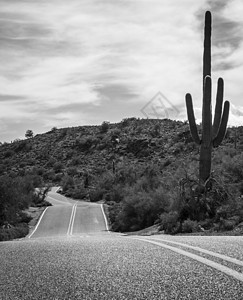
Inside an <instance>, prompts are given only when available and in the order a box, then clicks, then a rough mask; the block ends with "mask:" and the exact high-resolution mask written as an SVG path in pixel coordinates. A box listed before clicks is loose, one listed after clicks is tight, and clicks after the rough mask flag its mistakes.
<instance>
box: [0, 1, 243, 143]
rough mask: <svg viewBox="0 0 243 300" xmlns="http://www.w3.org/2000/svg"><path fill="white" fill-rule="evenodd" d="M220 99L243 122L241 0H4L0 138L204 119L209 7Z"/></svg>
mask: <svg viewBox="0 0 243 300" xmlns="http://www.w3.org/2000/svg"><path fill="white" fill-rule="evenodd" d="M206 10H210V11H211V12H212V16H213V32H212V80H213V103H215V95H214V94H215V90H216V85H217V78H218V77H223V78H224V80H225V100H229V101H230V103H231V112H230V119H229V124H230V125H232V126H233V125H243V84H242V79H243V43H242V40H243V18H242V14H243V1H242V0H199V1H195V0H70V1H66V0H35V1H33V0H0V141H1V142H4V141H7V142H9V141H12V140H15V139H18V138H24V135H25V132H26V130H28V129H31V130H33V132H34V134H38V133H44V132H47V131H49V130H51V129H52V128H53V127H57V128H63V127H72V126H81V125H97V124H98V125H99V124H101V123H102V122H103V121H108V122H111V123H114V122H120V121H121V120H122V119H124V118H128V117H137V118H146V117H148V118H164V117H169V118H172V119H173V118H176V119H182V120H183V119H186V118H187V117H186V110H185V100H184V99H185V94H186V93H188V92H189V93H191V94H192V98H193V103H194V108H195V112H196V118H197V120H199V121H200V118H201V106H202V53H203V47H202V46H203V27H204V14H205V11H206Z"/></svg>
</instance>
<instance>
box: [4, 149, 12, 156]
mask: <svg viewBox="0 0 243 300" xmlns="http://www.w3.org/2000/svg"><path fill="white" fill-rule="evenodd" d="M13 155H14V151H13V150H7V151H6V152H5V153H4V158H10V157H12V156H13Z"/></svg>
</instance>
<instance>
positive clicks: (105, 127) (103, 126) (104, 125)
mask: <svg viewBox="0 0 243 300" xmlns="http://www.w3.org/2000/svg"><path fill="white" fill-rule="evenodd" d="M108 129H109V122H106V121H104V122H103V123H102V124H101V127H100V133H106V132H107V131H108Z"/></svg>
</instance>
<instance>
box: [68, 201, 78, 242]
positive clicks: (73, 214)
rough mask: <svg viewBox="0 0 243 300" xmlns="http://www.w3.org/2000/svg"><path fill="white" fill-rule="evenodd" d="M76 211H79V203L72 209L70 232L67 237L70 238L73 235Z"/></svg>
mask: <svg viewBox="0 0 243 300" xmlns="http://www.w3.org/2000/svg"><path fill="white" fill-rule="evenodd" d="M76 210H77V202H76V203H75V204H74V205H73V207H72V213H71V217H70V221H69V225H68V231H67V235H69V236H71V235H72V234H73V224H74V219H75V214H76Z"/></svg>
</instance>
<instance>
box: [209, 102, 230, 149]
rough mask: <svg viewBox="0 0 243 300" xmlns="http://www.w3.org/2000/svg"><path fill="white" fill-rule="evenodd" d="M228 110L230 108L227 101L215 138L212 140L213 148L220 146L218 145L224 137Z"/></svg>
mask: <svg viewBox="0 0 243 300" xmlns="http://www.w3.org/2000/svg"><path fill="white" fill-rule="evenodd" d="M229 108H230V103H229V101H225V103H224V110H223V115H222V118H221V123H220V126H219V130H218V133H217V136H216V137H215V139H214V140H213V146H214V147H218V146H219V145H220V143H221V142H222V140H223V139H224V136H225V133H226V128H227V123H228V118H229Z"/></svg>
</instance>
